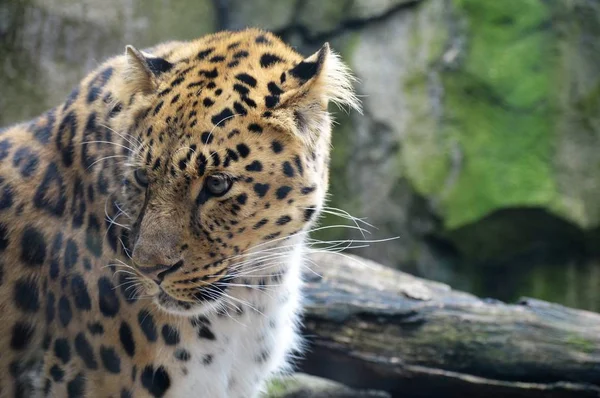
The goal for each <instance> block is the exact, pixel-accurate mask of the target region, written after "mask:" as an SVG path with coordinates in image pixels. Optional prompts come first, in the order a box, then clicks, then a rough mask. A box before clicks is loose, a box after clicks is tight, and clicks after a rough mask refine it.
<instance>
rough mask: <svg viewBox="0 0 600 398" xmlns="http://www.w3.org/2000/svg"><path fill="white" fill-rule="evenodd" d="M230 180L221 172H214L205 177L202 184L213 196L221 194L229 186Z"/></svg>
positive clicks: (227, 189) (224, 192)
mask: <svg viewBox="0 0 600 398" xmlns="http://www.w3.org/2000/svg"><path fill="white" fill-rule="evenodd" d="M231 185H232V181H231V179H230V178H229V177H227V176H225V175H223V174H215V175H212V176H209V177H207V178H206V181H205V182H204V186H205V187H206V190H207V191H208V192H209V193H210V194H211V195H213V196H223V195H225V194H226V193H227V191H229V189H230V188H231Z"/></svg>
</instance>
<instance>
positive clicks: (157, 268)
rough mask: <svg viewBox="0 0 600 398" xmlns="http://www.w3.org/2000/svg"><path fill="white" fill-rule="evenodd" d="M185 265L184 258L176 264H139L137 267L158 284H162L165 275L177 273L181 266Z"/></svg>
mask: <svg viewBox="0 0 600 398" xmlns="http://www.w3.org/2000/svg"><path fill="white" fill-rule="evenodd" d="M181 267H183V260H179V261H178V262H176V263H175V264H172V265H165V264H158V265H153V266H141V265H138V266H137V269H138V270H139V271H140V272H141V273H142V274H144V275H146V276H147V277H149V278H150V279H152V280H153V281H154V282H156V283H157V284H159V285H160V284H161V283H162V281H163V280H164V279H165V277H166V276H167V275H169V274H172V273H175V272H176V271H177V270H178V269H179V268H181Z"/></svg>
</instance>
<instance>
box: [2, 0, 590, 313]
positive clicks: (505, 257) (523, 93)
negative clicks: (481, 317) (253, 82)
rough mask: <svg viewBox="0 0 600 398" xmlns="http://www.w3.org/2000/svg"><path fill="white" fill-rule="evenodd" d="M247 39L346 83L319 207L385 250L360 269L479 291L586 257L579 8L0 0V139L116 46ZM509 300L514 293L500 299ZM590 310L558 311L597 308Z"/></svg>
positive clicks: (586, 45)
mask: <svg viewBox="0 0 600 398" xmlns="http://www.w3.org/2000/svg"><path fill="white" fill-rule="evenodd" d="M245 26H259V27H263V28H266V29H270V30H275V31H276V32H278V33H279V34H281V35H282V36H283V37H284V38H285V39H286V40H288V41H290V42H291V43H293V44H294V45H295V46H297V47H298V49H299V50H300V51H302V52H304V53H307V54H308V53H310V52H312V51H315V50H316V49H318V47H320V46H321V44H322V43H323V42H324V41H329V42H331V44H332V46H333V48H334V49H336V50H337V51H339V52H341V54H342V56H343V58H344V59H345V60H346V61H347V62H348V63H349V64H350V66H351V68H352V69H353V70H354V71H355V73H356V75H357V76H358V78H359V79H360V84H359V85H358V86H357V88H358V91H359V93H360V94H361V96H362V98H363V101H364V109H365V114H364V115H363V116H361V115H357V114H350V115H347V114H345V113H344V112H337V119H338V122H339V126H338V128H337V131H336V134H335V138H334V147H335V148H334V157H333V168H332V187H331V192H332V200H331V206H334V207H338V208H342V209H344V210H346V211H348V212H350V213H351V214H352V215H354V216H356V217H361V218H362V217H367V218H368V221H369V222H370V223H372V224H373V225H375V226H376V227H377V228H378V229H377V231H376V233H374V235H373V237H374V238H388V237H392V236H398V237H399V238H398V239H397V240H395V241H394V242H391V243H386V244H375V245H373V246H372V247H370V248H364V249H361V250H360V251H359V253H360V254H362V255H364V256H366V257H369V258H373V259H375V260H378V261H380V262H382V263H385V264H393V265H396V266H398V267H402V268H403V269H404V270H408V271H412V272H415V273H418V274H420V275H422V276H426V277H433V278H435V279H438V280H442V281H445V282H449V283H451V284H454V285H457V286H459V287H461V288H463V289H470V290H474V291H476V292H477V293H478V294H488V293H489V290H486V287H485V286H484V285H486V284H494V283H496V279H495V278H496V277H495V276H494V275H501V274H503V273H506V272H505V269H504V267H505V265H506V264H508V263H511V264H518V263H519V261H520V260H521V259H522V258H527V259H528V260H531V257H532V256H539V255H541V256H542V259H547V258H551V259H554V258H556V254H557V253H565V252H566V253H568V254H569V255H571V254H575V255H586V254H589V252H593V251H595V250H596V254H597V252H598V249H597V247H598V245H597V244H595V242H596V241H597V239H598V238H600V206H598V205H597V203H598V198H600V182H599V181H600V180H599V179H598V177H597V174H598V171H600V150H599V149H600V112H599V111H598V110H600V73H598V71H599V70H600V51H598V44H597V43H598V38H599V37H600V5H599V4H598V3H597V2H594V1H587V0H575V1H569V2H565V1H561V0H547V1H540V0H503V1H501V2H500V1H481V0H344V1H327V2H323V1H318V0H294V1H292V0H280V1H277V2H272V1H267V0H254V1H248V0H195V1H190V0H182V1H174V0H144V1H142V0H128V1H117V0H106V1H94V0H85V1H80V2H76V3H73V2H72V1H70V0H50V1H49V0H24V1H17V0H9V1H8V2H6V1H5V2H2V3H1V4H0V86H1V87H2V94H3V95H2V96H0V124H2V125H4V124H7V123H11V122H16V121H18V120H21V119H26V118H29V117H31V116H33V115H35V114H37V113H39V112H41V111H42V110H44V109H47V108H49V107H51V106H52V105H53V104H55V103H57V102H58V101H60V99H62V98H63V97H64V96H65V95H66V94H67V93H68V92H69V91H70V89H71V87H72V86H73V85H74V84H75V82H76V81H78V80H79V79H80V78H81V77H82V76H83V75H84V74H85V73H86V72H87V71H88V70H90V69H91V68H93V67H94V66H95V65H96V64H97V63H98V62H100V61H101V60H102V59H104V58H105V57H107V56H109V55H112V54H114V53H117V52H119V51H122V49H123V48H124V46H125V44H134V45H136V46H139V47H144V46H150V45H152V44H154V43H156V42H159V41H163V40H167V39H191V38H194V37H197V36H200V35H202V34H204V33H208V32H211V31H215V30H219V29H226V28H227V29H237V28H242V27H245ZM324 221H325V223H326V224H329V225H335V224H339V223H341V222H344V221H345V220H343V219H340V218H339V217H338V216H334V215H327V216H326V217H325V220H324ZM316 236H318V237H319V238H322V239H338V238H344V239H345V238H348V237H357V236H358V235H357V234H355V233H351V232H349V231H348V230H347V229H342V228H331V229H327V230H323V231H320V232H319V233H317V234H316ZM541 261H542V262H543V261H545V260H541ZM529 262H531V261H529ZM563 265H564V264H560V267H562V268H564V267H563ZM482 266H487V267H488V268H486V275H492V276H491V277H489V279H487V280H481V279H478V278H479V275H481V274H482V272H481V268H480V267H482ZM576 268H577V269H580V267H576ZM490 269H491V270H492V271H491V272H488V271H489V270H490ZM539 269H541V271H540V273H535V275H536V278H538V279H540V278H541V279H544V277H541V276H540V275H542V274H543V275H546V274H547V271H545V270H544V267H540V268H539ZM502 270H504V271H502ZM598 272H600V266H594V267H591V268H589V267H588V268H586V270H585V276H582V275H584V274H582V273H581V272H580V271H577V272H576V275H577V277H576V278H575V279H583V280H588V279H589V276H590V275H592V274H593V273H598ZM588 273H589V274H590V275H588ZM553 275H554V274H553ZM533 278H534V272H530V273H529V274H527V275H524V276H523V280H521V281H519V282H518V283H515V285H525V286H530V285H532V284H533V282H532V281H533ZM546 279H547V280H550V281H555V282H549V283H550V285H549V286H548V287H544V288H543V289H539V291H542V292H549V293H547V294H546V293H542V294H545V296H544V297H543V298H546V299H551V300H552V299H554V300H566V297H571V296H572V295H573V292H574V291H578V290H581V289H579V287H578V286H575V287H573V289H571V291H570V293H565V294H562V293H561V294H558V295H554V293H552V292H554V291H556V290H557V285H556V280H559V281H561V283H562V280H564V277H563V276H561V277H556V275H554V276H548V277H547V278H546ZM596 280H597V279H596ZM502 282H503V283H502V284H503V285H506V284H508V283H509V282H510V281H502ZM504 282H506V283H504ZM553 283H554V284H553ZM482 286H483V287H482ZM598 287H599V286H598V285H596V286H594V287H593V288H595V289H597V290H600V289H598ZM504 290H505V291H509V290H510V289H508V288H505V289H504ZM492 293H493V294H495V293H496V292H494V291H492ZM519 293H524V294H528V293H529V292H523V291H521V292H510V293H508V297H507V296H505V297H502V298H504V299H510V298H514V297H512V296H511V295H512V294H514V295H518V294H519ZM553 295H554V296H553ZM591 300H597V301H596V303H595V304H594V303H590V299H589V298H586V299H582V300H581V302H580V301H578V300H575V302H569V304H571V305H580V306H583V307H587V308H591V309H598V308H600V298H598V297H596V298H595V299H594V298H592V299H591Z"/></svg>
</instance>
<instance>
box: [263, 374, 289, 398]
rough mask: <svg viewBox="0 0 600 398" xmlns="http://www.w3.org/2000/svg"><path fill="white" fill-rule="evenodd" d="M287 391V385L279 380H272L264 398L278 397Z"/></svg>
mask: <svg viewBox="0 0 600 398" xmlns="http://www.w3.org/2000/svg"><path fill="white" fill-rule="evenodd" d="M286 391H287V384H286V383H284V382H283V381H281V380H279V379H273V380H271V381H270V382H269V384H268V385H267V392H266V394H265V396H266V397H269V398H275V397H280V396H283V395H284V394H285V392H286Z"/></svg>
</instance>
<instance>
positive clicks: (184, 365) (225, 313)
mask: <svg viewBox="0 0 600 398" xmlns="http://www.w3.org/2000/svg"><path fill="white" fill-rule="evenodd" d="M267 285H269V284H267ZM271 285H272V286H263V287H262V288H261V287H258V286H252V287H245V286H244V287H238V288H236V289H235V290H237V291H235V292H231V294H232V297H233V294H235V297H236V300H235V301H234V302H232V303H230V305H229V306H228V307H227V308H224V309H223V310H222V311H219V312H218V313H217V314H214V315H212V316H207V317H198V318H196V320H195V322H194V329H195V336H190V337H189V338H188V340H187V341H184V342H182V344H180V347H179V348H178V349H177V351H176V352H175V355H174V356H173V359H172V360H171V361H169V362H168V363H167V364H166V366H167V368H168V369H169V372H170V374H171V378H172V379H173V380H172V387H171V389H170V391H169V394H168V396H172V397H184V396H193V395H194V394H197V393H199V392H202V394H207V395H206V396H210V397H217V398H218V397H253V396H255V394H257V393H258V391H259V390H260V388H261V387H262V386H261V383H262V381H263V380H264V378H265V376H267V375H269V374H272V373H273V372H276V371H278V370H281V369H283V368H284V367H285V365H286V356H287V354H288V353H289V351H290V350H291V349H294V348H296V347H297V339H298V337H297V335H296V325H297V317H298V312H299V311H298V308H299V280H288V281H286V283H285V284H282V285H279V286H275V285H274V284H271ZM232 290H234V289H232Z"/></svg>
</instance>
